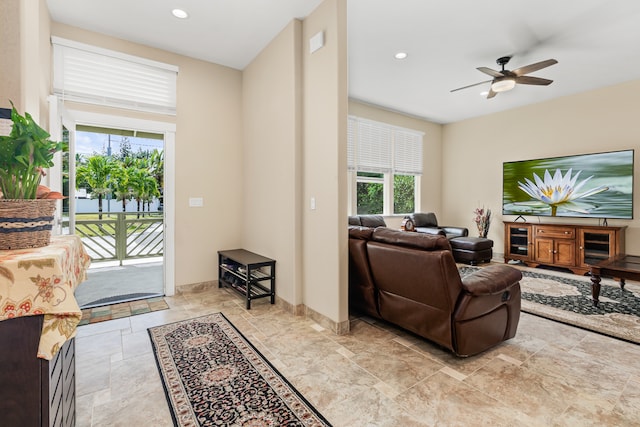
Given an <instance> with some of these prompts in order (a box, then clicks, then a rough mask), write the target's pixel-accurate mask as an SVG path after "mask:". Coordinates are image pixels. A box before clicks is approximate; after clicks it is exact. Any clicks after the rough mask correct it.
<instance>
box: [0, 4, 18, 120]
mask: <svg viewBox="0 0 640 427" xmlns="http://www.w3.org/2000/svg"><path fill="white" fill-rule="evenodd" d="M20 57H21V55H20V0H2V1H0V70H1V73H2V77H1V78H0V107H2V108H10V107H11V104H9V100H12V101H13V103H14V104H15V106H16V108H17V109H18V110H19V111H20V112H22V111H23V103H22V99H21V98H22V96H21V92H20V82H21V81H22V79H21V78H20V70H21V68H20Z"/></svg>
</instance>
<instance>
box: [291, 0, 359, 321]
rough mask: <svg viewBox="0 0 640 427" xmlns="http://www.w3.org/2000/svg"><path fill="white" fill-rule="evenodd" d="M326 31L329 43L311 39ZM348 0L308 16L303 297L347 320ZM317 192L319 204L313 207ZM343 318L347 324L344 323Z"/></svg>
mask: <svg viewBox="0 0 640 427" xmlns="http://www.w3.org/2000/svg"><path fill="white" fill-rule="evenodd" d="M320 31H324V40H325V44H324V47H322V48H321V49H319V50H317V51H316V52H314V53H312V54H310V53H309V39H310V38H311V37H313V36H314V35H316V34H317V33H318V32H320ZM346 31H347V24H346V0H326V1H324V2H323V3H322V4H320V6H318V8H317V9H316V10H315V11H314V12H313V13H312V14H311V15H309V16H308V17H307V18H306V19H305V20H304V22H303V29H302V51H303V81H304V86H303V88H304V91H303V92H304V149H303V165H304V168H303V169H304V172H303V182H304V188H303V191H302V205H303V208H302V212H303V216H302V221H303V222H302V227H303V281H302V282H303V300H304V302H305V305H306V306H307V307H309V308H311V309H312V310H313V311H315V312H317V313H320V314H322V315H324V316H326V317H328V318H329V319H332V320H333V321H336V322H344V323H346V322H348V300H347V294H348V286H347V274H348V271H347V270H348V251H347V207H346V206H347V164H346V163H347V142H346V139H347V109H348V100H347V86H346V85H347V51H346V46H347V33H346ZM312 197H313V198H315V201H316V209H314V210H312V209H311V208H310V200H311V198H312ZM344 323H343V324H344Z"/></svg>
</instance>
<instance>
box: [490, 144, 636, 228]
mask: <svg viewBox="0 0 640 427" xmlns="http://www.w3.org/2000/svg"><path fill="white" fill-rule="evenodd" d="M502 169H503V174H502V177H503V183H502V214H503V215H534V216H553V217H582V218H585V217H586V218H605V219H606V218H621V219H633V150H625V151H611V152H607V153H595V154H581V155H575V156H565V157H552V158H546V159H535V160H522V161H517V162H505V163H503V167H502Z"/></svg>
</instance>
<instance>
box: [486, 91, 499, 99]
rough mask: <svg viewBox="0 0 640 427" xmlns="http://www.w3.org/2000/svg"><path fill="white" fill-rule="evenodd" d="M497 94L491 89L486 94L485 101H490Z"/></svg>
mask: <svg viewBox="0 0 640 427" xmlns="http://www.w3.org/2000/svg"><path fill="white" fill-rule="evenodd" d="M497 94H498V92H494V91H493V89H489V93H488V94H487V99H491V98H493V97H494V96H496V95H497Z"/></svg>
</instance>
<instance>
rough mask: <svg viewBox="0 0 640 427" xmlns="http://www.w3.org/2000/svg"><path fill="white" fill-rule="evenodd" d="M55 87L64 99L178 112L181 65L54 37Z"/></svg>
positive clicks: (149, 110)
mask: <svg viewBox="0 0 640 427" xmlns="http://www.w3.org/2000/svg"><path fill="white" fill-rule="evenodd" d="M51 41H52V43H53V64H54V69H53V88H54V93H55V94H56V95H59V96H61V97H62V99H64V100H70V101H77V102H84V103H90V104H99V105H105V106H110V107H119V108H128V109H133V110H139V111H147V112H154V113H162V114H173V115H175V114H176V80H177V74H178V67H176V66H174V65H169V64H164V63H161V62H157V61H150V60H147V59H144V58H139V57H136V56H132V55H126V54H123V53H120V52H115V51H111V50H107V49H102V48H98V47H95V46H90V45H86V44H82V43H77V42H74V41H70V40H65V39H61V38H58V37H52V39H51Z"/></svg>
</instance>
